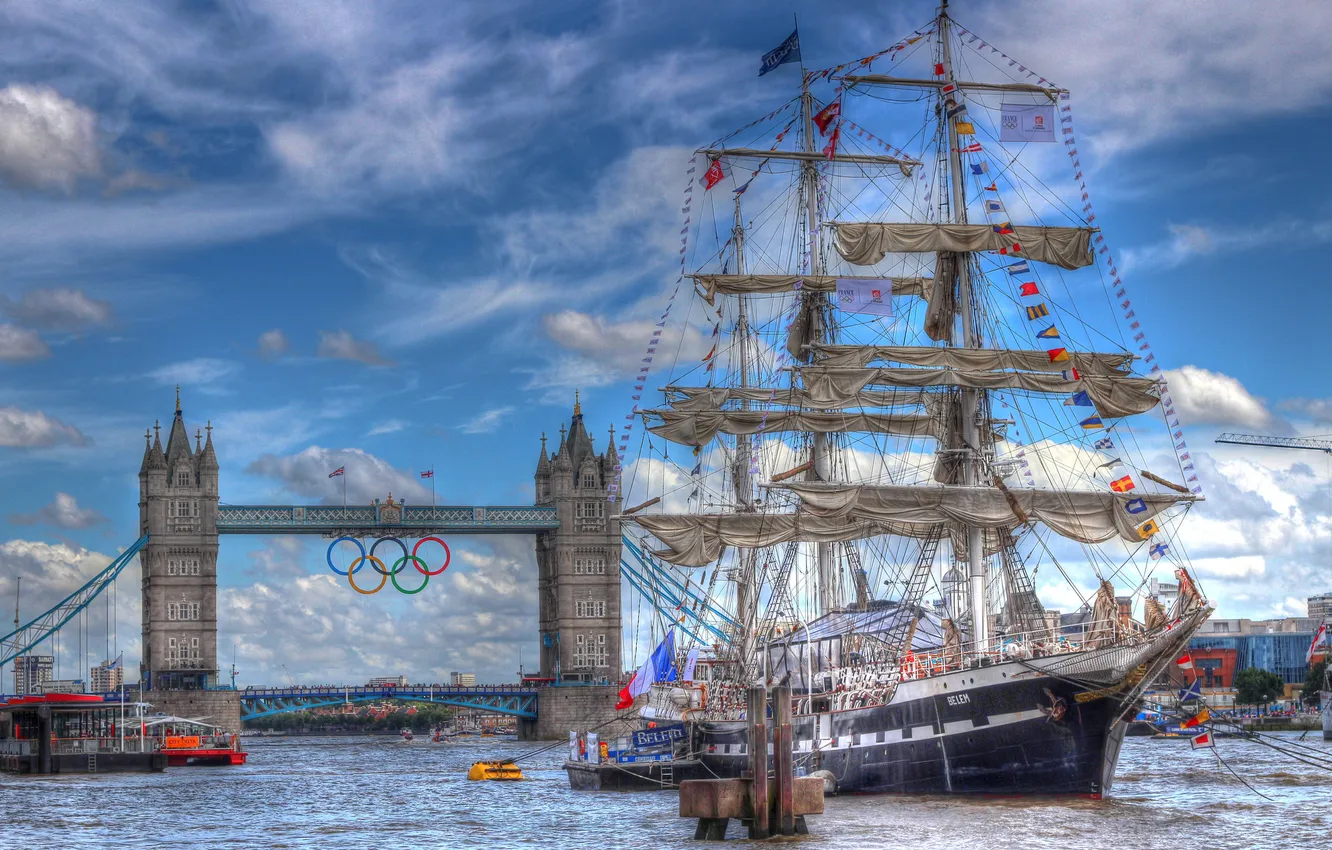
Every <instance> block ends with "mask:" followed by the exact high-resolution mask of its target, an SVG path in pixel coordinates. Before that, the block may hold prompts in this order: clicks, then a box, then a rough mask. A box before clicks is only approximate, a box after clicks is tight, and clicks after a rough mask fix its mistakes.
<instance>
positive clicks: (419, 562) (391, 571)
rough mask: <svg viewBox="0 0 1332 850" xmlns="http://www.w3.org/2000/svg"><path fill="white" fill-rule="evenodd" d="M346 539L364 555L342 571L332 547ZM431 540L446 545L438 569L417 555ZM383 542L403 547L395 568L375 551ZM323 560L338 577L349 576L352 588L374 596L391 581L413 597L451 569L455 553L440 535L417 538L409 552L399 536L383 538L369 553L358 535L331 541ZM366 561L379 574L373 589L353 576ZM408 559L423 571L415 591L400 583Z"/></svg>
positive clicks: (360, 592) (402, 591)
mask: <svg viewBox="0 0 1332 850" xmlns="http://www.w3.org/2000/svg"><path fill="white" fill-rule="evenodd" d="M343 541H349V542H351V543H352V544H354V545H355V546H356V548H357V549H359V550H360V553H361V554H360V555H359V556H358V557H357V558H356V560H354V561H352V562H351V564H350V565H349V566H348V568H347V569H345V570H340V569H338V568H337V567H336V566H334V565H333V548H334V547H335V546H337V545H338V544H339V543H342V542H343ZM430 541H433V542H435V543H438V544H439V545H440V546H442V547H443V548H444V563H443V565H442V566H440V568H439V569H437V570H432V569H430V565H429V564H427V563H426V562H425V559H423V558H421V557H420V556H419V555H418V554H417V553H418V552H420V551H421V547H422V546H423V545H424V544H425V543H427V542H430ZM383 543H396V544H398V548H399V549H401V550H402V557H401V558H399V559H398V560H396V561H394V562H393V566H392V568H389V567H386V566H385V565H384V562H383V561H382V560H380V558H379V556H378V555H377V554H376V551H377V550H378V549H379V546H380V544H383ZM324 560H325V561H327V562H328V568H329V569H331V570H332V571H333V572H334V573H336V574H337V575H339V576H346V577H347V583H348V584H350V585H351V587H352V590H354V591H356V592H357V593H359V594H362V595H363V596H373V595H374V594H376V593H378V592H379V591H381V590H383V589H384V587H385V585H387V584H388V583H389V581H390V580H392V582H393V586H394V587H395V588H397V590H398V592H399V593H405V594H407V595H408V596H412V595H415V594H417V593H420V592H421V591H423V590H425V589H426V585H428V584H429V583H430V579H431V577H433V576H437V575H440V574H441V573H443V572H444V571H445V570H447V569H448V568H449V563H450V562H451V561H452V560H453V553H452V552H451V551H450V550H449V544H447V543H445V542H444V541H443V540H441V539H440V538H438V537H423V538H421V539H419V540H417V541H416V545H415V546H413V547H412V550H411V553H410V554H409V553H408V552H407V544H406V543H404V542H403V541H401V540H399V539H398V538H396V537H381V538H379V539H377V540H375V542H374V543H372V544H371V545H370V551H369V552H366V550H365V544H364V543H362V542H361V541H360V540H358V539H356V538H355V537H339V538H337V539H336V540H334V541H333V542H332V543H330V544H328V552H327V553H325V555H324ZM367 561H369V562H370V568H371V569H372V570H374V571H375V572H377V573H379V584H377V585H375V587H374V588H372V589H367V588H363V587H361V586H359V585H358V584H357V583H356V579H355V578H354V576H355V574H356V572H357V571H358V570H360V569H361V568H362V567H364V566H365V563H366V562H367ZM408 561H410V562H411V563H412V566H414V567H416V571H417V572H418V573H420V574H421V577H422V578H421V586H420V587H418V588H416V589H415V590H408V589H406V588H404V587H403V586H402V585H401V584H399V583H398V574H399V573H401V572H402V571H403V570H405V569H407V562H408Z"/></svg>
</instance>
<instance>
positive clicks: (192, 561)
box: [167, 558, 199, 576]
mask: <svg viewBox="0 0 1332 850" xmlns="http://www.w3.org/2000/svg"><path fill="white" fill-rule="evenodd" d="M167 575H169V576H197V575H199V559H198V558H167Z"/></svg>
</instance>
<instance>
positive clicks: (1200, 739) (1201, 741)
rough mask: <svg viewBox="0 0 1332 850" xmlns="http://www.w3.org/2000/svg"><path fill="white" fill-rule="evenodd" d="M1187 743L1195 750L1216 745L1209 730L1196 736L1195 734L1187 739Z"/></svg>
mask: <svg viewBox="0 0 1332 850" xmlns="http://www.w3.org/2000/svg"><path fill="white" fill-rule="evenodd" d="M1189 744H1190V745H1191V746H1192V747H1193V749H1195V750H1205V749H1208V748H1214V747H1216V742H1214V741H1213V740H1212V733H1211V732H1204V733H1202V734H1201V735H1198V736H1196V737H1194V738H1192V739H1190V740H1189Z"/></svg>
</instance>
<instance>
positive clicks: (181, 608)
mask: <svg viewBox="0 0 1332 850" xmlns="http://www.w3.org/2000/svg"><path fill="white" fill-rule="evenodd" d="M167 619H168V620H197V619H199V603H198V602H168V603H167Z"/></svg>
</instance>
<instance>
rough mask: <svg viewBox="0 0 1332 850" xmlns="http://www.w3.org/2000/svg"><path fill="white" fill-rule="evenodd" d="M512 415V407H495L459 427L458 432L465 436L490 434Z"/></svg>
mask: <svg viewBox="0 0 1332 850" xmlns="http://www.w3.org/2000/svg"><path fill="white" fill-rule="evenodd" d="M510 413H513V408H512V407H494V408H491V409H490V410H485V411H482V412H481V413H479V414H477V415H476V416H474V417H472V418H471V419H469V420H467V421H466V422H464V423H463V424H461V425H459V426H458V430H459V431H462V432H463V433H464V434H488V433H490V432H491V431H494V430H495V429H496V428H498V427H499V424H500V422H501V421H502V420H503V419H504V417H506V416H508V415H509V414H510Z"/></svg>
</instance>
